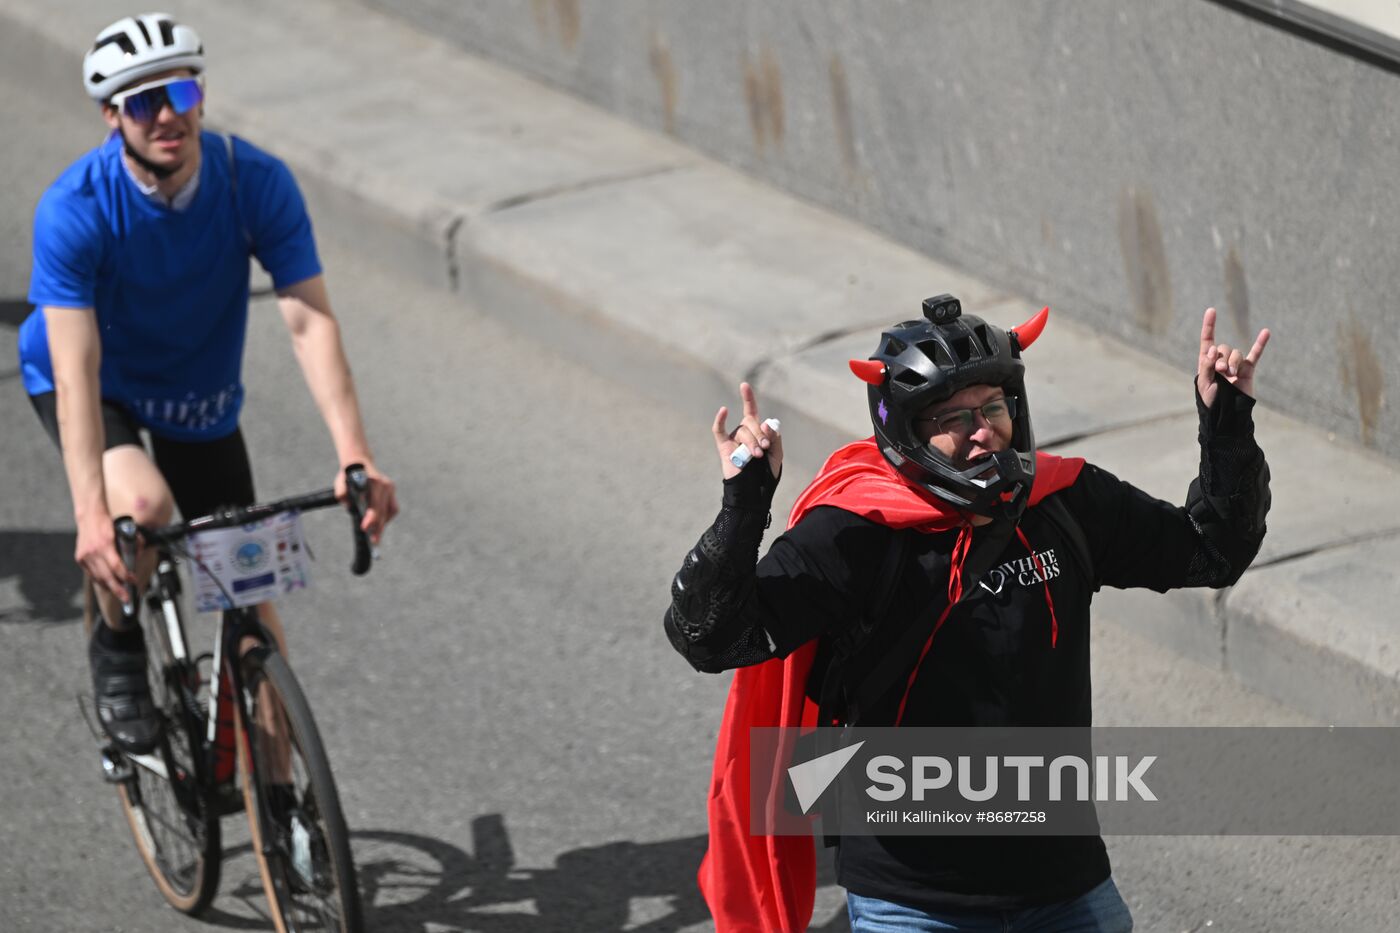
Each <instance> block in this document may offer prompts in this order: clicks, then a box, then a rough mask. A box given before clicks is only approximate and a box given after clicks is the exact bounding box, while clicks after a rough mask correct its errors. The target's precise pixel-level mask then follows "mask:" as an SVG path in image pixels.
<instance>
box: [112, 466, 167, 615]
mask: <svg viewBox="0 0 1400 933" xmlns="http://www.w3.org/2000/svg"><path fill="white" fill-rule="evenodd" d="M102 481H103V483H104V484H105V486H106V488H107V511H108V513H109V514H111V516H112V517H113V518H116V517H118V516H120V515H130V516H131V517H132V518H134V519H135V520H136V522H137V524H141V525H166V524H169V522H170V519H171V516H172V515H174V513H175V500H174V497H173V496H172V495H171V494H170V487H169V486H168V485H167V484H166V482H165V477H163V476H161V475H160V470H159V469H157V467H156V465H155V463H153V462H152V461H151V458H150V455H149V454H147V453H146V451H145V449H144V448H142V447H139V446H137V445H136V444H123V445H121V446H120V447H113V448H112V449H111V450H108V451H107V452H106V453H104V454H103V455H102ZM156 559H157V554H156V551H155V549H154V548H143V549H142V551H141V553H140V554H139V555H138V557H137V559H136V579H137V581H138V583H137V586H138V588H139V589H144V588H145V586H146V582H147V581H148V580H150V578H151V573H152V571H154V570H155V567H156ZM97 602H98V605H99V606H100V607H101V609H102V617H103V619H104V620H105V621H106V622H107V624H108V625H109V626H111V627H112V628H114V629H117V628H120V627H121V617H122V612H121V600H119V599H118V598H117V597H116V596H113V595H112V594H111V593H109V592H107V591H106V590H105V589H102V588H99V590H98V593H97Z"/></svg>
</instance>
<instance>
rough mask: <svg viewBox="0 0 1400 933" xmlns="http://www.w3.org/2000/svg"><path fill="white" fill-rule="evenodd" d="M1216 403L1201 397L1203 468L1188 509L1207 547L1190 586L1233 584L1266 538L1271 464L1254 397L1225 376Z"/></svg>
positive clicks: (1190, 576) (1197, 558)
mask: <svg viewBox="0 0 1400 933" xmlns="http://www.w3.org/2000/svg"><path fill="white" fill-rule="evenodd" d="M1215 384H1216V395H1215V404H1214V405H1212V406H1211V407H1210V408H1207V407H1206V405H1205V403H1204V402H1203V401H1201V397H1200V395H1199V394H1198V395H1197V396H1196V411H1197V413H1198V414H1199V415H1200V418H1201V433H1200V442H1201V469H1200V474H1199V475H1198V476H1197V477H1196V479H1195V480H1194V481H1193V482H1192V483H1191V487H1190V489H1189V490H1188V491H1187V494H1186V511H1187V513H1188V514H1189V515H1190V516H1191V522H1192V524H1193V525H1195V528H1196V532H1197V534H1198V535H1199V537H1200V542H1201V546H1200V549H1199V551H1198V552H1197V553H1196V554H1195V555H1193V557H1192V561H1191V565H1190V567H1189V568H1188V570H1187V580H1186V585H1187V586H1217V587H1219V586H1230V585H1231V584H1233V583H1235V581H1237V580H1239V578H1240V575H1241V574H1243V573H1244V572H1245V569H1246V568H1248V567H1249V565H1250V562H1251V561H1253V560H1254V557H1255V555H1257V554H1258V553H1259V547H1260V545H1262V544H1263V543H1264V532H1265V530H1266V529H1265V525H1264V519H1265V518H1266V516H1267V515H1268V514H1269V505H1270V503H1271V502H1272V497H1271V495H1270V492H1269V464H1268V462H1267V461H1265V459H1264V452H1263V451H1262V450H1260V449H1259V445H1258V444H1257V443H1255V440H1254V418H1253V411H1254V399H1252V398H1250V397H1249V396H1248V395H1245V394H1244V393H1243V392H1241V391H1240V390H1239V389H1237V388H1235V387H1234V386H1233V385H1231V384H1230V383H1229V382H1228V381H1227V380H1225V379H1223V378H1221V377H1220V376H1219V375H1217V376H1216V377H1215Z"/></svg>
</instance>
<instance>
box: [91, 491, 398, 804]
mask: <svg viewBox="0 0 1400 933" xmlns="http://www.w3.org/2000/svg"><path fill="white" fill-rule="evenodd" d="M346 481H347V489H348V491H349V493H350V497H349V506H350V513H351V519H352V526H353V528H354V535H355V559H354V562H353V563H352V565H351V572H352V573H354V574H356V575H361V574H364V573H366V572H367V571H368V570H369V567H370V563H371V560H372V550H371V548H370V546H369V542H368V539H367V537H366V536H365V533H364V532H363V531H361V530H360V528H359V523H360V520H361V517H362V516H363V515H364V510H365V508H366V507H367V504H368V488H369V487H368V477H367V476H366V474H365V471H364V468H363V467H361V466H360V465H358V464H355V465H352V466H350V467H347V468H346ZM337 504H338V500H337V499H336V497H335V495H334V493H332V492H331V491H330V490H324V491H322V492H319V493H312V494H310V495H306V496H297V497H293V498H290V499H283V500H281V501H278V502H272V503H267V504H264V505H257V506H249V507H246V508H234V509H228V510H226V511H225V512H223V513H221V514H218V515H210V516H203V517H200V518H195V519H193V520H191V521H189V522H185V523H183V524H178V525H171V526H169V527H168V528H162V529H149V528H142V527H140V526H138V525H137V524H136V523H135V522H134V521H132V520H131V519H130V518H126V517H123V518H119V519H117V520H116V521H115V522H114V526H115V530H116V537H117V544H118V550H119V551H121V552H122V558H123V561H124V562H125V563H126V565H127V566H128V567H134V566H135V563H136V548H137V545H138V541H139V539H141V538H144V539H145V540H147V541H148V542H150V543H154V544H156V545H157V546H158V547H159V551H158V555H159V556H158V559H157V565H156V571H155V574H154V576H153V585H152V586H151V587H150V588H149V589H148V591H147V593H146V599H147V602H148V604H149V606H150V608H151V610H152V612H153V613H154V612H157V611H158V612H159V617H160V619H161V621H162V623H163V624H161V625H159V626H155V628H156V629H157V630H158V632H159V635H160V638H161V641H162V642H163V647H165V648H166V649H167V650H168V652H169V654H168V656H169V657H171V658H174V659H175V667H176V670H175V671H174V672H173V673H174V676H176V677H178V678H180V679H181V680H182V682H181V683H176V684H170V683H168V684H167V688H168V689H178V690H179V691H180V698H181V700H182V705H183V706H185V707H186V708H185V710H184V713H185V714H186V715H188V716H190V718H191V719H192V720H199V719H201V718H202V719H203V723H202V725H203V734H204V739H203V741H202V742H201V743H200V748H198V749H191V757H192V759H193V763H194V766H195V780H196V784H197V786H198V788H199V789H200V790H201V791H202V792H204V793H206V795H208V796H210V797H211V798H212V795H213V791H214V789H215V788H217V787H218V786H219V785H222V784H224V783H226V782H227V781H228V780H230V779H231V778H232V776H233V762H234V755H235V754H236V752H237V750H236V749H235V748H234V744H233V743H234V736H233V727H234V717H235V716H244V717H246V716H248V715H250V714H251V709H250V704H248V703H247V702H246V701H245V700H244V689H243V687H244V685H243V677H242V672H241V670H240V666H239V664H238V663H237V660H238V659H240V658H242V657H243V655H244V653H245V651H244V650H243V648H242V644H243V642H244V640H245V639H249V638H251V639H253V640H254V641H255V642H257V644H256V645H254V646H251V647H250V648H249V649H247V650H249V651H254V650H258V648H259V647H261V648H263V649H266V650H271V651H276V650H277V640H276V639H275V638H273V637H272V635H271V633H269V632H268V630H267V629H266V627H264V625H263V624H262V620H261V618H260V617H259V615H258V611H257V608H256V607H242V608H234V609H225V610H224V611H223V613H222V615H221V616H220V619H219V628H218V631H217V633H216V635H215V638H214V652H213V656H212V663H211V665H210V672H209V703H208V709H207V710H205V711H203V712H201V711H199V710H198V708H197V705H196V704H195V703H194V699H195V697H196V695H197V693H198V690H199V686H200V674H199V667H198V661H199V658H198V657H192V656H191V654H190V650H189V640H188V638H187V636H186V634H185V626H184V619H183V615H182V612H181V607H180V592H181V588H180V576H179V572H178V570H177V561H176V558H175V556H174V554H173V553H172V551H171V548H170V545H171V543H172V542H175V541H178V540H181V539H183V538H184V537H185V536H186V535H188V534H190V533H191V532H197V531H201V530H206V529H214V528H223V527H229V526H232V525H238V524H242V523H245V522H248V521H251V520H254V519H257V518H261V517H266V516H271V515H276V514H279V513H281V512H286V511H294V510H296V511H300V510H310V509H318V508H325V507H329V506H334V505H337ZM137 608H138V605H137V598H136V593H135V590H134V588H130V589H129V591H128V598H127V600H126V601H125V602H124V603H123V605H122V614H123V616H124V617H125V618H126V620H127V622H128V623H129V624H130V623H135V621H136V618H137V614H138V613H137ZM164 673H165V675H166V677H167V678H169V677H171V675H172V672H171V671H166V672H164ZM245 721H246V719H245ZM245 751H246V752H247V753H248V754H249V756H250V758H251V756H253V755H254V751H253V749H252V748H251V747H250V748H247V749H245ZM125 757H126V759H127V760H129V761H131V762H132V763H133V764H136V765H138V766H140V767H142V768H145V769H146V770H148V771H152V772H154V773H156V774H158V775H160V776H161V777H162V778H165V779H166V780H170V775H169V773H168V771H167V768H166V761H165V760H164V755H163V753H162V752H159V751H157V752H153V753H149V754H145V755H130V754H128V755H126V756H125ZM253 763H254V764H256V761H254V762H253ZM103 767H104V769H105V770H106V771H107V772H108V774H109V775H114V774H115V773H116V771H117V768H118V766H117V765H116V764H115V763H114V762H111V761H109V760H108V759H106V758H105V757H104V761H103ZM171 784H172V786H177V787H178V786H180V785H179V784H177V783H176V782H173V781H172V782H171ZM260 809H266V808H265V806H264V807H261V808H260ZM258 818H259V820H260V821H261V822H262V823H263V825H264V826H266V825H267V823H266V820H267V818H268V814H267V813H265V812H264V813H259V814H258Z"/></svg>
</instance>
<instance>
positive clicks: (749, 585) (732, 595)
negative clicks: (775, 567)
mask: <svg viewBox="0 0 1400 933" xmlns="http://www.w3.org/2000/svg"><path fill="white" fill-rule="evenodd" d="M777 487H778V480H777V478H774V476H773V474H772V471H770V470H769V469H768V463H767V462H766V461H764V460H754V461H751V465H750V467H749V468H746V469H743V470H740V471H739V474H738V475H737V476H733V477H730V478H729V479H727V480H725V481H724V499H723V503H722V505H721V507H720V511H719V515H718V516H716V517H715V521H714V524H712V525H711V526H710V527H709V528H707V529H706V530H705V533H704V534H702V535H701V536H700V540H699V541H698V542H697V543H696V545H695V547H693V548H691V549H690V553H688V554H686V555H685V561H684V563H682V564H681V569H680V571H679V572H678V573H677V574H676V576H675V577H674V578H673V579H672V581H671V607H670V608H669V609H667V610H666V619H665V627H666V637H667V638H669V639H670V641H671V645H672V647H674V648H675V649H676V650H677V651H678V652H680V653H681V655H682V656H683V657H684V658H685V659H686V660H687V661H689V662H690V665H691V666H692V667H694V668H695V669H696V670H698V671H705V672H708V673H718V672H720V671H724V670H728V669H730V668H734V667H745V666H747V665H750V664H757V663H759V662H760V661H766V660H768V659H769V658H771V657H773V656H774V655H773V652H772V650H771V647H770V646H771V644H772V642H771V639H769V637H768V635H767V633H766V632H765V631H764V630H763V629H762V628H761V627H759V626H757V625H754V624H752V622H751V621H747V620H746V619H745V618H744V613H743V611H742V610H743V608H744V606H745V604H746V603H748V602H749V600H750V597H751V596H752V594H753V590H754V581H755V572H754V571H755V567H756V566H757V564H758V546H759V544H761V543H762V541H763V532H764V529H766V528H767V527H768V525H769V523H770V522H771V521H772V513H771V512H770V511H769V508H770V506H771V505H772V502H773V492H774V490H776V489H777Z"/></svg>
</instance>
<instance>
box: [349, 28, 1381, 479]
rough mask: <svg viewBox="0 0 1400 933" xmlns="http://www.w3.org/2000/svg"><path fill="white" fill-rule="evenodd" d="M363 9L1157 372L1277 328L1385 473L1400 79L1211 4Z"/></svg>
mask: <svg viewBox="0 0 1400 933" xmlns="http://www.w3.org/2000/svg"><path fill="white" fill-rule="evenodd" d="M370 2H371V3H373V4H374V5H376V6H378V7H379V8H380V9H382V10H384V11H385V12H389V13H392V14H394V15H396V16H399V17H402V18H406V19H408V20H410V21H412V22H413V23H415V24H416V25H418V26H420V27H423V28H424V29H427V30H430V31H431V32H432V33H433V34H435V35H437V36H439V37H444V38H447V39H450V40H452V41H455V42H457V43H459V44H460V45H462V46H463V47H465V48H468V49H470V50H471V51H473V52H477V53H482V54H485V55H487V56H490V57H493V58H495V59H497V60H499V61H501V62H503V63H506V64H508V65H511V66H513V67H515V68H518V69H520V70H522V71H525V72H527V73H529V74H531V75H534V76H536V77H538V78H540V79H542V80H544V81H546V82H548V83H551V84H554V85H557V86H560V87H563V88H565V89H568V90H571V91H573V92H574V93H576V94H578V95H581V96H582V97H584V98H587V99H589V100H591V101H594V102H595V103H597V104H599V105H601V106H603V107H605V108H608V109H610V110H613V111H616V112H618V113H620V114H622V115H624V116H626V117H628V118H630V119H632V120H634V121H635V122H637V123H640V124H643V125H646V126H650V127H654V128H656V129H658V130H661V131H664V132H667V133H670V134H672V135H673V136H675V137H677V138H679V139H680V140H682V141H684V142H686V143H687V144H690V145H692V146H695V147H696V148H698V149H701V150H703V151H705V152H707V153H709V154H712V155H714V156H716V157H718V158H721V159H723V160H725V161H727V162H729V163H732V164H734V165H736V166H738V167H740V168H742V169H744V170H746V171H748V172H751V173H753V174H754V175H757V176H759V177H762V178H764V179H766V180H768V181H770V182H772V183H774V184H777V185H779V186H781V187H783V188H785V189H787V190H789V191H791V192H793V193H795V194H797V195H799V196H801V197H803V198H807V199H809V200H812V201H815V202H818V203H820V204H822V205H825V206H828V207H831V208H834V209H836V210H838V211H841V212H844V213H846V214H849V215H852V216H854V217H857V218H859V219H860V220H861V221H863V222H865V223H867V224H869V225H870V226H872V227H874V228H876V229H879V230H881V231H883V232H885V233H887V234H888V235H890V236H891V237H893V238H895V239H897V240H900V241H902V242H905V243H907V244H910V245H912V246H914V247H915V248H917V249H920V250H922V251H924V252H926V253H928V254H930V255H932V256H935V257H937V258H940V259H944V260H949V261H952V262H954V263H956V264H958V265H961V266H963V267H965V268H966V269H968V270H969V271H971V272H973V273H975V274H978V275H980V276H983V277H985V278H989V279H991V280H993V281H996V282H999V283H1003V284H1004V285H1005V286H1007V287H1008V288H1011V289H1015V290H1017V291H1020V292H1023V293H1025V294H1028V295H1030V296H1033V297H1034V298H1035V299H1036V300H1037V301H1040V300H1043V301H1045V302H1047V303H1049V304H1051V305H1052V306H1054V307H1055V308H1056V309H1057V310H1060V311H1063V312H1066V313H1068V314H1070V315H1072V316H1074V317H1076V318H1077V319H1079V320H1081V321H1084V322H1086V323H1089V324H1092V325H1094V326H1096V327H1098V328H1100V329H1102V330H1103V331H1104V332H1106V333H1110V334H1113V335H1116V336H1119V337H1124V338H1128V339H1130V340H1132V341H1134V342H1136V343H1138V344H1139V345H1141V346H1143V347H1144V348H1146V349H1148V350H1149V351H1151V352H1153V353H1156V354H1158V355H1160V356H1162V357H1163V358H1164V359H1168V360H1170V361H1171V362H1173V363H1178V364H1179V363H1184V362H1186V361H1184V360H1182V349H1183V347H1185V348H1188V351H1187V352H1188V353H1189V352H1190V351H1189V348H1190V347H1192V346H1194V341H1195V339H1196V337H1197V334H1198V333H1199V326H1200V314H1201V311H1202V309H1204V308H1205V307H1206V306H1207V305H1210V304H1214V305H1216V306H1217V307H1219V308H1220V309H1221V312H1222V332H1221V337H1222V339H1226V340H1230V341H1236V342H1241V341H1246V340H1247V339H1250V338H1252V337H1253V335H1254V333H1255V332H1256V331H1257V330H1258V328H1259V327H1261V326H1269V327H1271V328H1272V329H1273V330H1274V331H1275V340H1274V343H1273V344H1271V346H1270V348H1269V352H1268V358H1267V359H1266V363H1265V366H1264V368H1263V369H1262V370H1261V374H1260V379H1259V384H1260V389H1259V392H1260V395H1261V396H1262V397H1263V398H1264V399H1265V400H1266V401H1267V402H1268V403H1269V404H1272V405H1274V406H1276V407H1279V408H1281V409H1283V410H1285V411H1288V412H1290V413H1292V414H1295V415H1298V416H1301V417H1304V418H1306V419H1308V420H1309V421H1311V422H1313V423H1316V424H1317V425H1318V430H1319V432H1324V433H1335V434H1336V435H1337V436H1339V437H1343V438H1349V439H1355V440H1358V441H1360V442H1362V443H1364V444H1366V445H1368V446H1370V447H1372V448H1373V449H1376V450H1378V451H1381V452H1383V453H1385V454H1388V455H1390V456H1392V457H1400V414H1397V408H1396V405H1395V404H1394V402H1393V398H1394V395H1395V387H1396V386H1397V385H1400V262H1397V261H1396V244H1397V243H1400V179H1397V174H1400V147H1397V139H1396V134H1397V131H1400V77H1397V76H1395V75H1393V74H1390V73H1388V72H1385V71H1382V70H1379V69H1377V68H1374V67H1372V66H1369V65H1366V64H1363V63H1360V62H1357V61H1355V60H1353V59H1350V58H1348V57H1346V56H1344V55H1340V54H1338V53H1336V52H1333V51H1330V50H1328V49H1326V48H1323V47H1321V46H1318V45H1315V44H1312V43H1310V42H1308V41H1306V40H1304V39H1301V38H1298V37H1295V36H1292V35H1289V34H1287V33H1284V32H1282V31H1279V30H1277V29H1274V28H1272V27H1270V26H1267V25H1265V24H1263V23H1260V22H1257V21H1254V20H1251V19H1248V18H1246V17H1243V16H1241V15H1239V14H1237V13H1235V12H1232V11H1230V10H1227V9H1225V8H1222V7H1220V6H1217V5H1216V4H1214V3H1210V2H1207V0H1074V2H1068V0H1063V2H1054V0H939V2H933V0H928V2H897V0H773V2H764V3H757V2H746V0H705V2H703V3H694V2H682V0H667V2H662V0H655V2H645V0H532V2H528V3H527V2H520V0H516V2H512V3H506V2H497V0H491V2H486V0H471V2H461V0H370ZM372 72H373V64H372V63H367V78H369V79H371V80H372ZM938 289H939V285H938V283H936V282H930V283H929V287H928V291H929V292H933V291H937V290H938ZM921 297H922V296H921V295H910V296H909V298H910V301H909V304H908V306H907V307H901V308H891V309H889V316H890V317H891V319H893V318H895V317H898V316H901V315H906V314H908V313H909V312H910V311H911V310H912V309H913V308H915V307H916V306H917V301H918V299H919V298H921ZM1182 378H1183V382H1184V381H1185V379H1186V378H1187V377H1186V374H1185V373H1184V372H1183V377H1182ZM1388 397H1389V398H1390V399H1392V401H1388Z"/></svg>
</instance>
